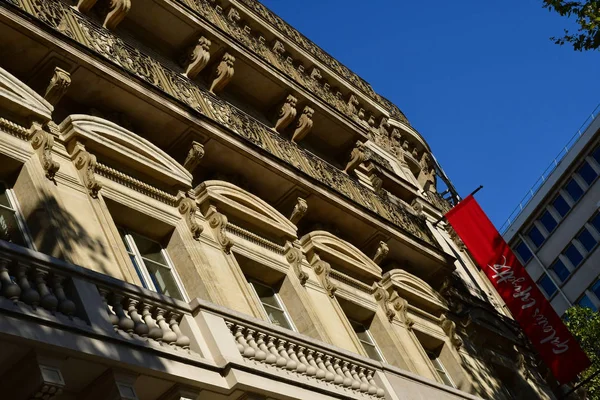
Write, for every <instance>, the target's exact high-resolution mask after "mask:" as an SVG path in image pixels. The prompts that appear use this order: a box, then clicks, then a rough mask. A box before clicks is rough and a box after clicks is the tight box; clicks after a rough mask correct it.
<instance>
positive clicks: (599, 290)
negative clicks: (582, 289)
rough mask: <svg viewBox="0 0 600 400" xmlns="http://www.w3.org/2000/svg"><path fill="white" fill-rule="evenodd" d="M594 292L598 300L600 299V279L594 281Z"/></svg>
mask: <svg viewBox="0 0 600 400" xmlns="http://www.w3.org/2000/svg"><path fill="white" fill-rule="evenodd" d="M592 292H594V294H595V295H596V297H597V298H598V300H600V281H597V282H596V283H594V285H593V286H592Z"/></svg>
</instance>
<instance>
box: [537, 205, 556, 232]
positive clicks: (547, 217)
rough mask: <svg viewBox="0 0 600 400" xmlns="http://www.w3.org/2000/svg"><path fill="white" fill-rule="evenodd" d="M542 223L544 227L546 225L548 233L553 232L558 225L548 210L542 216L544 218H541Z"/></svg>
mask: <svg viewBox="0 0 600 400" xmlns="http://www.w3.org/2000/svg"><path fill="white" fill-rule="evenodd" d="M540 222H541V223H542V225H544V228H546V230H547V231H548V233H550V232H552V231H553V230H554V228H556V225H558V223H557V222H556V220H555V219H554V217H553V216H552V214H550V212H549V211H548V210H546V211H545V212H544V213H543V214H542V216H541V217H540Z"/></svg>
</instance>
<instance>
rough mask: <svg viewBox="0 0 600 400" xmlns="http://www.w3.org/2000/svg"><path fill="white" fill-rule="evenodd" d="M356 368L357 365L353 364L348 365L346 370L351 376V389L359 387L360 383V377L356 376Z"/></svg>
mask: <svg viewBox="0 0 600 400" xmlns="http://www.w3.org/2000/svg"><path fill="white" fill-rule="evenodd" d="M357 368H358V367H357V366H356V365H354V364H353V365H351V366H350V370H349V371H348V374H350V376H351V377H352V389H354V390H358V389H360V384H361V381H360V378H359V376H358V372H356V369H357Z"/></svg>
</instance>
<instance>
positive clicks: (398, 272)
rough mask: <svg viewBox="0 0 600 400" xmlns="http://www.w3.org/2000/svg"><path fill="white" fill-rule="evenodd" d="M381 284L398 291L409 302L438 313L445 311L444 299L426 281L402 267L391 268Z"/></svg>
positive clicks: (446, 308) (446, 307)
mask: <svg viewBox="0 0 600 400" xmlns="http://www.w3.org/2000/svg"><path fill="white" fill-rule="evenodd" d="M382 285H383V286H384V287H385V288H390V289H391V290H393V291H395V292H396V293H398V295H399V296H400V297H402V298H403V299H406V300H407V301H408V303H409V304H411V305H413V306H415V307H417V308H420V309H423V310H425V311H428V312H430V313H433V314H436V315H437V314H439V313H441V312H444V311H447V310H448V306H447V304H446V301H445V300H444V299H443V298H442V297H441V296H440V295H439V293H438V292H437V291H435V290H434V289H433V288H432V287H431V286H430V285H429V284H428V283H427V282H425V281H424V280H422V279H420V278H417V277H416V276H414V275H413V274H411V273H409V272H407V271H405V270H403V269H393V270H391V271H389V272H386V273H385V275H384V276H383V281H382Z"/></svg>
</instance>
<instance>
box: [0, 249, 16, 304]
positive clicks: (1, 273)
mask: <svg viewBox="0 0 600 400" xmlns="http://www.w3.org/2000/svg"><path fill="white" fill-rule="evenodd" d="M8 264H9V261H8V260H4V259H0V294H2V296H3V297H6V298H7V299H9V300H12V301H13V302H14V303H16V302H17V301H18V300H19V296H21V288H20V287H19V285H17V284H16V283H14V282H13V281H12V279H10V273H9V272H8Z"/></svg>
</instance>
